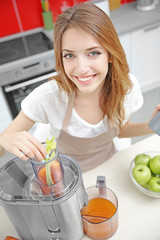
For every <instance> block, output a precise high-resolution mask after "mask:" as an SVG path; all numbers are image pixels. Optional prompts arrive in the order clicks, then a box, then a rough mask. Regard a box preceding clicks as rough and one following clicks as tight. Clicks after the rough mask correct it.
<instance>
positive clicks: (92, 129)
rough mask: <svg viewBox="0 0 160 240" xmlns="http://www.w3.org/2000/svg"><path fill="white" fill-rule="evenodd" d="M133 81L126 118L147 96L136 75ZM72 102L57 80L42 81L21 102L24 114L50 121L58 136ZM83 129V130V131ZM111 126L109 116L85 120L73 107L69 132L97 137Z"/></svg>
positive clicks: (51, 128)
mask: <svg viewBox="0 0 160 240" xmlns="http://www.w3.org/2000/svg"><path fill="white" fill-rule="evenodd" d="M129 76H130V79H131V81H132V83H133V87H132V90H131V92H130V93H129V94H127V95H126V96H125V101H124V108H125V121H124V124H125V122H126V121H127V120H128V119H129V118H130V116H131V114H132V113H133V112H135V111H137V110H138V109H139V108H140V107H141V106H142V104H143V96H142V94H141V91H140V87H139V83H138V81H137V79H136V78H135V77H134V76H133V75H131V74H130V75H129ZM67 104H68V96H67V94H66V93H65V92H64V91H60V90H59V88H58V86H57V83H56V81H55V80H51V81H49V82H47V83H44V84H42V85H40V86H39V87H38V88H36V89H35V90H33V91H32V92H31V93H30V94H29V95H28V96H27V97H26V98H25V99H24V100H23V101H22V103H21V107H22V110H23V112H24V114H25V115H26V116H27V117H29V118H30V119H32V120H33V121H35V122H41V123H48V124H49V125H50V131H51V135H52V136H55V137H56V138H58V136H59V134H60V131H61V129H62V125H63V120H64V116H65V112H66V108H67ZM79 129H81V131H79ZM106 129H108V121H107V116H106V117H105V119H104V120H102V121H100V122H99V123H98V124H94V125H93V124H90V123H88V122H86V121H85V120H83V119H82V118H81V117H80V116H79V115H78V114H77V112H76V111H75V109H73V111H72V116H71V121H70V124H69V126H68V129H67V131H68V133H69V134H71V135H73V136H77V137H83V138H85V137H87V138H88V137H94V136H96V135H98V134H100V133H102V132H104V131H105V130H106Z"/></svg>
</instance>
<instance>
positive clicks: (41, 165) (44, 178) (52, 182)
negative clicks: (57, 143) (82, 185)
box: [31, 143, 63, 197]
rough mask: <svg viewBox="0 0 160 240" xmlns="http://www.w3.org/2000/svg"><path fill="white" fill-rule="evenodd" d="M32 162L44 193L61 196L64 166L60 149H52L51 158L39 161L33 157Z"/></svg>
mask: <svg viewBox="0 0 160 240" xmlns="http://www.w3.org/2000/svg"><path fill="white" fill-rule="evenodd" d="M43 144H44V146H45V143H43ZM31 164H32V167H33V170H34V173H35V176H36V180H37V181H38V183H39V184H40V188H41V190H42V193H43V195H54V196H56V197H60V196H61V194H62V192H63V168H62V163H61V158H60V157H59V154H58V149H57V148H55V149H53V150H52V151H51V153H50V155H49V159H45V160H42V161H39V160H38V159H37V158H36V157H35V158H34V159H31Z"/></svg>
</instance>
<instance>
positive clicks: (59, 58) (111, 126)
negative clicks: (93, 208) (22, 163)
mask: <svg viewBox="0 0 160 240" xmlns="http://www.w3.org/2000/svg"><path fill="white" fill-rule="evenodd" d="M54 50H55V58H56V71H57V72H58V75H57V77H56V78H55V79H53V80H51V81H49V82H47V83H45V84H43V85H41V86H40V87H38V88H37V89H35V90H34V91H33V92H32V93H31V94H30V95H29V96H28V97H27V98H26V99H25V100H23V101H22V110H21V111H20V113H19V115H18V116H17V117H16V118H15V119H14V121H13V122H12V123H11V125H10V126H9V127H8V128H7V129H6V130H5V131H4V132H3V133H2V134H1V136H0V145H1V151H2V150H3V149H6V150H7V151H9V152H12V153H13V154H15V155H17V156H18V157H19V158H21V159H22V160H27V159H28V158H34V157H35V156H36V157H37V158H39V160H40V161H41V160H42V159H43V158H44V156H46V154H47V152H46V150H45V149H44V148H43V146H42V144H41V143H40V142H39V141H38V140H37V139H36V138H35V137H33V136H32V135H31V134H30V133H28V130H29V129H30V128H31V127H32V126H33V125H34V124H35V122H42V123H49V124H50V127H51V133H52V135H53V136H55V137H56V139H57V145H58V149H59V152H60V153H63V154H68V155H70V156H72V157H73V158H75V159H76V160H77V161H79V164H80V166H81V167H82V170H83V171H86V170H89V169H91V168H93V167H95V166H97V165H99V164H101V163H103V162H104V161H106V160H107V159H108V158H109V157H111V156H112V155H113V153H114V152H115V146H114V144H113V139H114V138H115V137H116V136H119V137H120V138H121V137H134V136H139V135H144V134H149V133H152V132H151V130H150V129H149V128H148V127H147V123H141V124H134V123H131V122H130V120H129V117H130V115H131V113H132V112H134V111H136V110H138V109H139V108H140V107H141V106H142V103H143V98H142V95H141V92H140V89H139V85H138V83H137V81H136V79H135V78H134V77H133V76H132V75H130V74H129V68H128V64H127V61H126V57H125V53H124V51H123V48H122V46H121V44H120V41H119V38H118V36H117V33H116V31H115V29H114V27H113V25H112V22H111V20H110V19H109V17H108V16H107V15H106V14H105V13H104V12H103V11H102V10H101V9H99V8H98V7H96V6H95V5H93V4H91V3H87V2H86V3H83V4H78V5H75V6H74V7H71V8H68V9H67V10H66V11H65V12H64V13H62V14H61V15H60V16H59V17H58V19H57V21H56V23H55V27H54ZM158 109H160V107H158V106H157V108H156V109H155V111H154V114H153V116H154V115H155V114H156V112H157V111H158Z"/></svg>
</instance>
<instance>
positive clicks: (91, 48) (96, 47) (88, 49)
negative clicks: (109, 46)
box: [62, 46, 102, 52]
mask: <svg viewBox="0 0 160 240" xmlns="http://www.w3.org/2000/svg"><path fill="white" fill-rule="evenodd" d="M94 49H101V50H102V47H99V46H93V47H90V48H87V49H86V51H91V50H94ZM64 51H65V52H74V51H73V50H70V49H62V52H64Z"/></svg>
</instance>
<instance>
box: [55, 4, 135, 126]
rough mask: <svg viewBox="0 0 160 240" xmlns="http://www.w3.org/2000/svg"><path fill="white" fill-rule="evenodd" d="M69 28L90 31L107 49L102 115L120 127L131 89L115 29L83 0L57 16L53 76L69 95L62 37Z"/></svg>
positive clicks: (96, 8)
mask: <svg viewBox="0 0 160 240" xmlns="http://www.w3.org/2000/svg"><path fill="white" fill-rule="evenodd" d="M71 27H79V28H81V29H82V30H84V31H86V32H88V33H90V34H91V35H92V36H93V37H94V38H95V39H97V40H98V42H99V43H100V44H101V46H102V47H103V48H104V49H105V50H106V52H108V54H109V59H110V60H111V62H110V63H109V66H108V74H107V76H106V81H105V83H104V87H103V89H102V93H101V97H100V102H99V104H100V107H101V109H102V111H103V115H104V116H105V115H107V117H108V119H109V121H110V123H114V124H115V125H117V126H118V127H122V123H123V120H124V118H125V110H124V106H123V104H124V97H125V95H126V94H127V93H128V92H129V91H130V89H131V82H130V79H129V77H128V73H129V67H128V64H127V60H126V56H125V53H124V50H123V48H122V46H121V43H120V41H119V37H118V35H117V33H116V31H115V28H114V26H113V24H112V22H111V20H110V18H109V17H108V15H107V14H106V13H105V12H103V11H102V10H101V9H100V8H98V7H97V6H95V5H94V4H92V3H89V2H85V3H80V4H77V5H75V6H73V7H70V8H68V9H66V10H65V11H64V12H63V13H62V14H61V15H59V17H58V19H57V21H56V23H55V26H54V51H55V59H56V71H58V73H59V75H58V76H57V77H56V80H57V83H58V86H59V88H60V89H63V90H64V91H66V92H67V93H68V94H71V93H72V92H73V91H74V90H75V87H76V86H75V85H74V83H73V82H72V81H71V80H70V79H69V78H68V77H67V75H66V73H65V71H64V67H63V61H62V36H63V33H64V32H65V31H66V30H67V29H68V28H71Z"/></svg>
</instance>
